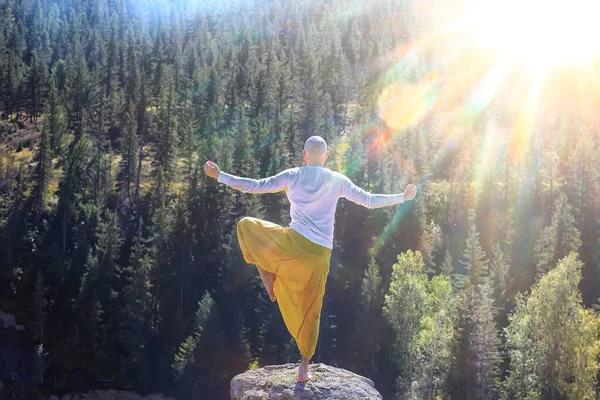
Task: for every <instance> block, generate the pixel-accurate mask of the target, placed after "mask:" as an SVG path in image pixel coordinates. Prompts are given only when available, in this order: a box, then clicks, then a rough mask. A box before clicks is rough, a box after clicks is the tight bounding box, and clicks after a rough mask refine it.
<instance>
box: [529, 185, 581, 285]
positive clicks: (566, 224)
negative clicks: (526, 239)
mask: <svg viewBox="0 0 600 400" xmlns="http://www.w3.org/2000/svg"><path fill="white" fill-rule="evenodd" d="M571 208H572V207H571V205H570V204H569V202H568V200H567V196H566V195H565V194H564V193H561V194H560V195H559V196H558V198H557V199H556V202H555V203H554V214H552V222H551V224H550V225H548V226H546V227H545V228H544V230H543V231H542V234H541V236H540V238H539V239H538V241H537V242H536V243H535V247H534V253H535V261H536V270H537V275H536V280H538V279H539V278H540V277H541V276H542V275H543V274H544V273H546V272H547V271H549V270H550V269H552V268H553V266H554V265H556V263H557V262H558V260H560V259H562V258H563V257H565V256H566V255H567V254H568V253H569V252H571V251H577V250H578V249H579V247H580V246H581V239H580V236H581V234H580V233H579V230H578V229H577V228H576V227H575V219H574V217H573V213H572V211H571Z"/></svg>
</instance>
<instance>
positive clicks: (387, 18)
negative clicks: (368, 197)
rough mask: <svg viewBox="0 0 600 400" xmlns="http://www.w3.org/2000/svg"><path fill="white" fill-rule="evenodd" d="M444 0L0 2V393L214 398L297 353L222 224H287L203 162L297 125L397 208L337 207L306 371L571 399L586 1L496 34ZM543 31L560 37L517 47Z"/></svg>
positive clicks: (399, 392) (591, 82)
mask: <svg viewBox="0 0 600 400" xmlns="http://www.w3.org/2000/svg"><path fill="white" fill-rule="evenodd" d="M532 1H533V0H532ZM449 3H461V4H460V5H456V7H450V6H449ZM485 3H490V1H486V2H485ZM508 3H509V4H512V5H513V6H514V4H513V3H514V2H508ZM534 3H535V2H534ZM538 3H539V2H538ZM575 3H577V2H575ZM469 4H470V3H469V2H468V1H464V2H445V1H442V0H439V1H438V0H436V1H432V2H415V1H408V0H366V1H351V0H322V1H319V2H304V1H300V0H226V1H217V0H204V1H192V0H186V1H171V0H94V1H90V0H56V1H53V0H4V1H0V310H1V311H4V312H10V313H13V314H14V315H15V316H16V320H17V321H18V323H19V324H22V325H23V326H24V327H25V330H26V332H27V335H29V336H30V337H31V341H32V343H33V345H34V349H35V350H34V353H35V357H34V359H35V363H34V364H32V365H29V366H27V367H26V368H27V369H26V371H24V372H23V371H21V370H18V369H17V367H16V362H15V360H13V359H10V357H8V358H6V359H4V358H3V359H1V360H0V391H2V390H3V391H4V392H5V393H8V394H10V395H13V396H15V397H16V398H23V399H25V398H37V397H35V396H41V395H42V394H43V395H48V394H56V393H66V392H74V391H87V390H91V389H94V388H98V387H104V386H106V385H108V386H110V387H114V388H121V389H131V390H135V391H138V392H140V393H150V392H163V393H167V394H170V395H174V396H178V397H179V398H181V399H188V398H189V399H192V398H199V397H198V396H199V395H200V394H202V396H205V397H202V398H207V399H225V398H228V390H229V382H230V380H231V378H232V377H233V376H235V375H236V374H238V373H241V372H244V371H245V370H247V369H248V368H254V367H256V366H263V365H270V364H281V363H286V362H297V361H299V359H300V355H299V352H298V349H297V347H296V344H295V342H294V341H293V339H292V338H291V337H290V335H289V333H288V332H287V330H286V328H285V325H284V323H283V320H282V319H281V316H280V313H279V311H278V309H277V305H276V304H274V303H271V302H270V301H269V298H268V295H267V294H266V293H265V291H264V289H263V288H262V284H261V281H260V277H259V276H258V274H257V273H256V268H255V267H254V266H252V265H248V264H246V263H245V262H244V260H243V258H242V255H241V253H240V250H239V246H238V243H237V237H236V230H235V229H236V228H235V227H236V222H237V221H238V220H239V219H241V218H242V217H244V216H253V217H257V218H264V219H267V220H269V221H273V222H275V223H278V224H280V225H282V226H286V225H287V224H288V223H289V222H290V217H289V205H288V201H287V199H286V197H285V195H284V194H283V193H275V194H268V195H259V196H256V195H250V194H243V193H240V192H237V191H235V190H231V189H230V188H227V187H226V186H225V185H221V184H219V183H218V182H216V181H215V180H212V179H210V178H208V177H207V176H206V175H205V174H204V172H203V170H202V164H203V163H204V162H205V161H206V160H209V159H210V160H212V161H215V162H216V163H217V164H218V165H219V167H220V168H221V170H223V171H226V172H228V173H232V174H235V175H238V176H244V177H250V178H263V177H268V176H272V175H275V174H277V173H278V172H280V171H281V170H283V169H285V168H290V167H296V166H301V165H303V159H302V145H303V143H304V141H305V140H306V139H307V138H308V137H310V136H312V135H320V136H322V137H323V138H324V139H325V140H326V141H327V143H328V146H329V149H330V151H331V156H330V157H329V159H328V160H327V162H326V164H325V166H326V167H327V168H330V169H332V170H335V171H339V172H341V173H344V174H345V175H346V176H348V177H349V178H350V179H351V180H352V181H353V182H354V183H356V184H357V185H359V186H360V187H362V188H364V189H365V190H367V191H369V192H372V193H398V192H401V191H402V190H403V189H404V187H406V185H407V184H408V183H413V184H415V185H417V187H418V188H419V191H418V195H417V197H416V198H415V200H414V201H410V202H406V203H405V204H401V205H397V206H393V207H385V208H381V209H373V210H368V209H365V208H362V207H360V206H358V205H356V204H353V203H351V202H348V201H342V200H340V202H339V203H338V208H337V212H336V223H335V238H334V248H333V252H332V257H331V268H330V273H329V277H328V279H327V288H326V292H325V297H324V305H323V310H322V314H321V325H320V336H319V341H318V347H317V351H316V353H315V356H314V358H313V361H314V362H324V363H327V364H331V365H336V366H338V367H342V368H346V369H348V370H351V371H353V372H356V373H358V374H361V375H364V376H367V377H369V378H371V379H372V380H373V381H374V382H375V387H376V388H377V390H378V391H379V392H380V393H382V395H383V397H384V398H394V397H395V396H396V397H397V398H401V399H408V398H414V399H417V398H418V399H422V398H434V397H435V396H439V397H440V398H441V397H444V398H446V397H451V398H457V399H496V398H505V399H524V398H528V399H546V398H552V399H557V398H568V399H584V398H593V397H595V396H596V393H597V392H598V384H597V379H596V377H597V373H598V353H599V350H600V347H599V346H600V342H599V339H598V332H599V331H598V327H599V323H600V320H599V316H598V313H597V309H598V308H597V307H596V306H597V305H598V302H597V299H598V297H600V289H599V288H600V275H599V273H598V272H599V270H598V267H599V265H600V243H599V228H600V218H599V210H600V174H599V173H598V171H599V170H600V158H599V157H598V154H599V152H598V149H599V140H600V138H599V134H598V132H599V129H598V128H599V124H600V120H598V117H597V110H598V106H599V105H600V78H598V74H597V70H598V65H600V64H598V61H599V58H598V53H597V52H595V51H596V49H595V48H594V49H593V50H594V52H592V51H591V50H592V46H595V45H594V44H593V43H592V41H590V40H589V38H590V37H597V36H591V33H593V32H592V31H586V30H585V29H587V28H590V29H591V27H592V26H595V25H593V24H592V23H591V22H590V20H589V18H587V17H584V15H587V14H590V12H591V11H590V10H589V9H586V8H583V6H582V5H577V4H578V3H577V4H574V5H572V6H571V8H569V5H567V6H565V8H566V9H567V11H565V14H564V15H563V14H561V13H559V12H558V11H557V10H558V9H557V8H556V6H552V7H554V8H552V7H551V8H549V10H550V11H552V12H553V13H546V14H542V16H541V17H540V18H539V19H536V17H535V15H534V14H532V13H529V14H527V12H528V10H529V11H531V10H533V9H531V8H527V7H526V8H524V9H523V10H521V13H520V14H511V13H510V12H516V11H514V7H513V8H510V7H508V8H506V9H503V12H504V13H503V14H497V15H499V16H500V15H501V16H502V18H500V20H506V19H510V18H512V17H511V15H514V16H515V18H516V19H515V20H514V21H517V22H518V24H516V23H515V24H513V25H512V27H511V26H510V24H506V26H504V25H503V27H502V31H501V32H498V31H491V30H488V31H485V32H486V33H485V34H483V36H482V35H481V32H482V31H480V30H477V29H483V28H482V26H483V25H485V26H486V27H487V28H486V29H492V28H493V27H494V26H495V27H497V25H489V24H483V25H482V21H483V22H485V21H487V20H486V19H485V18H487V17H484V15H483V14H473V13H471V14H468V12H470V11H469V10H471V11H473V10H472V9H469V8H468V7H469V6H468V5H469ZM577 7H579V8H577ZM506 10H509V11H510V10H512V11H510V12H506ZM473 12H475V11H473ZM488 12H489V10H488ZM464 15H470V18H471V19H470V20H468V19H467V20H461V21H462V22H463V23H464V24H463V25H451V22H452V21H455V20H456V19H457V18H461V16H464ZM473 16H475V17H473ZM488 17H489V15H488ZM473 18H475V19H473ZM577 18H581V20H577ZM465 21H466V22H465ZM473 21H475V22H477V23H474V22H473ZM536 21H537V22H536ZM548 21H554V22H556V23H557V24H560V23H562V22H564V23H565V24H567V25H566V26H577V24H576V22H577V21H579V22H580V28H578V30H575V31H574V32H575V36H567V37H569V38H573V39H572V40H571V41H569V40H565V37H563V36H562V35H563V34H564V35H571V34H572V33H573V32H571V31H568V30H567V31H568V32H567V31H563V30H560V29H557V28H554V29H557V31H560V34H552V35H550V36H547V37H545V39H544V40H546V41H544V42H543V43H541V42H536V41H535V38H533V39H532V37H525V35H527V34H526V33H525V32H527V29H525V28H524V27H536V26H537V27H542V28H543V27H544V26H546V25H548V26H552V27H553V26H554V25H549V24H548ZM535 24H538V25H535ZM544 24H546V25H544ZM450 26H453V27H455V28H456V26H458V28H456V29H454V28H453V29H446V28H447V27H450ZM498 29H499V28H498ZM540 29H541V28H540ZM544 29H551V28H548V27H546V28H544ZM569 32H570V33H569ZM486 35H487V36H486ZM482 37H486V38H488V39H489V41H488V42H485V43H483V42H481V40H480V39H481V38H482ZM584 39H585V40H584ZM486 40H487V39H486ZM521 40H522V41H523V42H524V43H528V45H523V46H524V47H518V46H517V43H520V41H521ZM549 40H550V42H549ZM552 40H553V41H554V42H552ZM493 43H496V44H498V43H501V44H502V45H501V46H500V45H492V44H493ZM507 43H508V44H509V45H507ZM553 43H556V46H554V47H553V46H551V45H552V44H553ZM569 43H572V44H573V45H574V46H575V45H576V47H577V49H576V50H577V51H573V52H567V51H565V52H561V51H560V49H565V48H566V46H568V44H569ZM542 44H543V46H542ZM537 45H539V46H540V47H535V46H537ZM527 46H529V47H527ZM532 46H533V47H535V48H536V49H537V50H538V51H537V52H534V54H536V57H533V58H532V57H529V56H528V57H524V56H523V54H525V53H527V51H526V50H523V49H531V48H532ZM561 46H562V47H561ZM542 47H543V48H542ZM555 48H556V49H557V50H556V51H555V52H552V51H554V50H553V49H555ZM548 49H550V50H548ZM581 49H583V50H590V52H581ZM546 50H548V52H545V51H546ZM527 54H529V53H527ZM549 54H552V57H550V56H548V57H546V56H547V55H549ZM557 54H559V55H561V56H560V57H559V56H558V55H557ZM582 54H584V55H585V57H580V56H581V55H582ZM575 55H576V56H577V57H575ZM2 329H5V327H3V328H2ZM2 329H0V331H1V330H2Z"/></svg>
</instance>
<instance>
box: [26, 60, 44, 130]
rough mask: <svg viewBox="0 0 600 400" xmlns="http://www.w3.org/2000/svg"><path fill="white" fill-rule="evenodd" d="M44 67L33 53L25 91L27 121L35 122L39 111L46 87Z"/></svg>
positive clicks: (41, 61)
mask: <svg viewBox="0 0 600 400" xmlns="http://www.w3.org/2000/svg"><path fill="white" fill-rule="evenodd" d="M46 79H47V78H46V65H45V64H44V63H43V60H42V59H41V57H40V56H39V55H38V53H37V51H35V50H34V51H33V55H32V56H31V62H30V66H29V73H28V76H27V91H28V103H29V119H30V121H33V122H37V119H38V115H39V113H40V111H41V105H42V97H43V96H44V92H45V85H46Z"/></svg>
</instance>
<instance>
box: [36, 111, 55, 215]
mask: <svg viewBox="0 0 600 400" xmlns="http://www.w3.org/2000/svg"><path fill="white" fill-rule="evenodd" d="M51 118H52V117H51ZM53 122H54V121H52V119H50V120H49V121H48V123H47V124H44V126H43V127H42V135H41V139H40V145H39V146H40V147H39V150H38V154H37V157H36V158H37V166H36V169H35V177H36V181H35V186H34V196H35V204H36V225H37V224H38V223H39V220H40V214H41V213H42V211H43V210H44V206H45V203H46V194H47V192H48V184H49V183H50V179H51V177H52V148H51V145H52V143H51V142H52V129H53V128H54V127H53V126H52V123H53Z"/></svg>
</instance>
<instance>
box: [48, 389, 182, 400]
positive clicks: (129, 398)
mask: <svg viewBox="0 0 600 400" xmlns="http://www.w3.org/2000/svg"><path fill="white" fill-rule="evenodd" d="M48 400H174V399H173V398H171V397H166V396H163V395H162V394H150V395H147V396H142V395H139V394H137V393H133V392H127V391H121V390H97V391H95V392H89V393H77V394H65V395H63V396H60V397H58V396H52V397H50V398H49V399H48Z"/></svg>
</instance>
